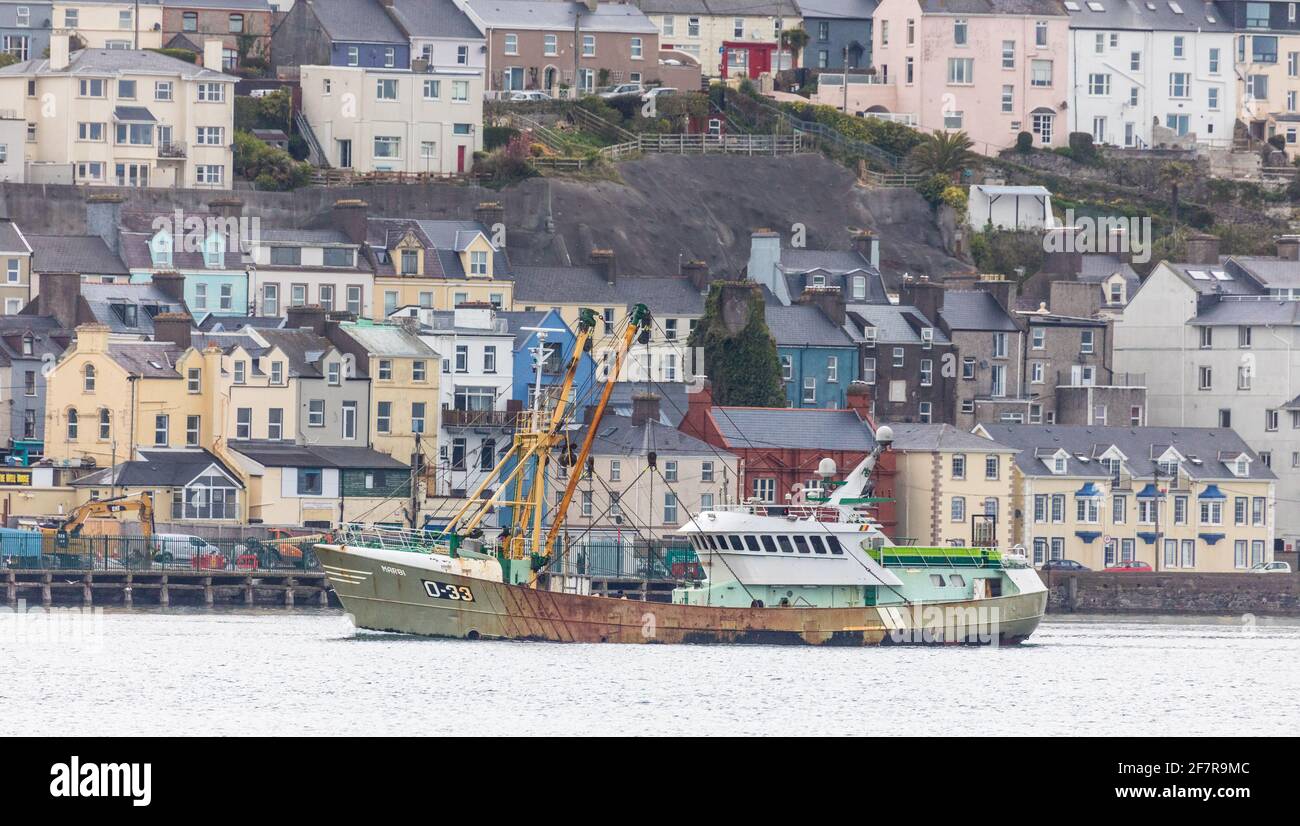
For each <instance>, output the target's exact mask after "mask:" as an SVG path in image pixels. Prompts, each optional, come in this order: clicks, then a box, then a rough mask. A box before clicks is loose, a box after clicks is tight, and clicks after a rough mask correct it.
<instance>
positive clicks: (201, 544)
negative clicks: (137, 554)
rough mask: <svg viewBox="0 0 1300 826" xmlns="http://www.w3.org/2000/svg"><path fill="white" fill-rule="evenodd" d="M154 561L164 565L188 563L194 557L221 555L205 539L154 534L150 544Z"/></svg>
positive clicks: (172, 534)
mask: <svg viewBox="0 0 1300 826" xmlns="http://www.w3.org/2000/svg"><path fill="white" fill-rule="evenodd" d="M151 545H152V546H153V550H154V561H155V562H157V563H159V564H161V565H166V564H168V563H169V562H190V561H192V560H193V559H194V557H196V556H208V555H210V554H216V555H220V554H221V549H220V548H218V547H217V546H216V545H213V544H211V543H210V542H208V541H207V540H206V539H202V538H200V537H197V536H194V535H193V534H188V533H156V534H154V536H153V541H152V542H151Z"/></svg>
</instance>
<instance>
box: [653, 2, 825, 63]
mask: <svg viewBox="0 0 1300 826" xmlns="http://www.w3.org/2000/svg"><path fill="white" fill-rule="evenodd" d="M637 5H639V6H640V7H641V10H642V11H643V12H645V13H646V16H648V17H649V18H650V20H651V22H652V23H654V24H655V26H656V27H657V28H658V29H659V48H660V49H661V50H663V51H675V52H681V53H683V54H686V55H689V56H691V57H693V58H694V59H695V60H697V61H699V63H700V72H701V73H702V74H704V75H705V76H706V77H721V78H756V77H758V76H759V75H760V74H763V73H764V72H776V71H780V70H782V69H789V68H791V67H792V65H793V63H794V58H796V57H797V56H796V55H792V54H791V53H790V52H788V51H785V50H783V49H782V48H781V32H782V31H785V30H786V29H797V28H799V26H800V23H801V14H800V11H799V9H800V6H797V5H795V3H793V2H791V0H758V2H755V0H637Z"/></svg>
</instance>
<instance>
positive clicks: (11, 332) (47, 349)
mask: <svg viewBox="0 0 1300 826" xmlns="http://www.w3.org/2000/svg"><path fill="white" fill-rule="evenodd" d="M28 333H31V335H32V354H31V355H27V356H25V355H23V337H24V336H25V335H26V334H28ZM71 340H72V331H71V330H64V329H63V328H61V327H60V326H59V322H58V321H56V320H55V319H53V318H50V317H48V316H39V315H3V316H0V365H4V366H9V365H11V364H13V362H14V361H16V360H20V359H28V360H36V361H39V360H41V358H42V357H44V356H46V355H52V356H55V357H58V356H60V355H62V354H63V351H64V350H66V349H68V344H69V343H70V342H71ZM11 392H12V391H11Z"/></svg>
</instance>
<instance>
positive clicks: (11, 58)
mask: <svg viewBox="0 0 1300 826" xmlns="http://www.w3.org/2000/svg"><path fill="white" fill-rule="evenodd" d="M17 62H18V58H17V57H16V56H15V55H13V54H11V53H10V52H0V68H3V67H5V66H12V65H13V64H15V63H17Z"/></svg>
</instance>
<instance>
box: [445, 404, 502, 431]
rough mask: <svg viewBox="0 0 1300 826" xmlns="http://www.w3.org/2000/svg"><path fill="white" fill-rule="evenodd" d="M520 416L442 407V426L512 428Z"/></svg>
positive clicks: (498, 411) (492, 411)
mask: <svg viewBox="0 0 1300 826" xmlns="http://www.w3.org/2000/svg"><path fill="white" fill-rule="evenodd" d="M520 415H521V414H520V413H519V412H518V411H514V410H456V409H455V408H451V407H443V408H442V426H443V427H496V428H514V427H515V426H516V425H517V424H518V422H519V417H520Z"/></svg>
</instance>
